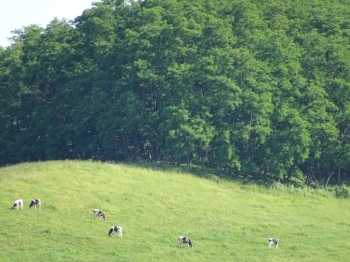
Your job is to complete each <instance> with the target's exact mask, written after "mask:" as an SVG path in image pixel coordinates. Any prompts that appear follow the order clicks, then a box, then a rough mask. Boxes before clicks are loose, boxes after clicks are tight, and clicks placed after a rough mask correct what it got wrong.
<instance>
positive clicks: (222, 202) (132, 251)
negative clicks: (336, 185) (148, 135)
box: [0, 161, 350, 262]
mask: <svg viewBox="0 0 350 262" xmlns="http://www.w3.org/2000/svg"><path fill="white" fill-rule="evenodd" d="M0 192H1V193H0V209H1V210H0V212H1V216H0V223H1V234H0V246H1V248H0V261H179V260H182V261H249V262H252V261H269V262H272V261H347V260H348V259H349V257H350V237H349V236H350V220H349V217H350V202H349V200H346V199H336V198H334V197H330V196H328V197H327V196H317V195H310V196H305V195H304V194H301V193H295V194H293V193H288V192H281V191H277V190H268V189H264V188H260V187H258V186H254V185H243V184H240V183H234V182H227V181H221V180H215V181H214V180H209V179H204V178H199V177H196V176H193V175H191V174H182V173H180V172H176V170H168V171H160V170H156V169H152V168H141V167H135V166H128V165H123V164H108V163H98V162H78V161H57V162H41V163H24V164H20V165H15V166H9V167H5V168H0ZM18 198H23V199H24V210H23V211H15V210H11V207H12V204H13V201H14V200H16V199H18ZM32 198H40V199H41V200H42V202H43V206H42V210H41V211H39V210H30V209H29V201H30V200H31V199H32ZM94 208H100V209H102V210H104V211H105V212H106V215H107V221H106V222H103V221H98V220H97V219H96V220H94V219H93V213H92V210H93V209H94ZM112 225H119V226H122V227H123V229H124V231H123V239H120V238H118V237H117V236H116V237H114V238H112V237H108V236H107V233H108V230H109V228H110V227H111V226H112ZM179 235H184V236H187V237H190V238H191V239H192V242H193V245H194V248H193V249H188V248H185V247H183V248H178V247H177V237H178V236H179ZM268 237H277V238H279V239H280V241H281V243H280V248H278V249H275V248H274V247H273V248H271V249H269V248H268V247H267V238H268Z"/></svg>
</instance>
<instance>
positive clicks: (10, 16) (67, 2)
mask: <svg viewBox="0 0 350 262" xmlns="http://www.w3.org/2000/svg"><path fill="white" fill-rule="evenodd" d="M92 2H99V1H98V0H13V1H11V0H6V1H1V8H0V46H2V47H7V46H9V45H10V41H9V40H8V39H7V38H9V37H11V36H12V34H11V31H13V30H15V29H21V28H22V27H24V26H29V25H32V24H37V25H40V26H41V27H44V28H45V27H46V26H47V25H48V24H49V23H50V22H51V21H52V20H53V19H54V18H55V17H57V18H58V19H63V18H66V19H72V20H73V19H74V18H76V17H77V16H80V15H81V14H82V13H83V11H84V10H85V9H90V8H91V7H92V5H91V4H92Z"/></svg>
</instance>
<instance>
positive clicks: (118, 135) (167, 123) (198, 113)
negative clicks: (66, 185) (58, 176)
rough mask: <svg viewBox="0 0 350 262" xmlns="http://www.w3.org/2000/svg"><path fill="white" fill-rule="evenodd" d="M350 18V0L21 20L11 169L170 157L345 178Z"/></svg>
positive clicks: (162, 7) (4, 127)
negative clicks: (37, 22)
mask: <svg viewBox="0 0 350 262" xmlns="http://www.w3.org/2000/svg"><path fill="white" fill-rule="evenodd" d="M349 17H350V2H349V1H333V2H329V1H321V0H310V1H306V2H305V1H295V0H286V1H275V0H268V1H266V0H264V1H261V0H260V1H255V0H254V1H252V0H198V1H187V0H162V1H159V0H145V1H123V0H104V1H102V2H98V3H95V4H94V7H93V8H91V9H88V10H85V11H84V13H83V14H82V15H81V16H79V17H77V18H76V19H75V21H71V22H70V21H59V20H57V19H55V20H53V21H52V22H51V23H50V24H49V25H48V26H47V27H46V28H40V27H38V26H28V27H24V28H23V29H22V30H18V31H16V32H15V34H14V36H13V44H12V45H11V46H10V47H8V48H6V49H1V48H0V89H1V90H0V102H1V108H0V165H6V164H9V163H18V162H22V161H36V160H51V159H98V160H102V161H106V160H114V161H140V160H147V161H154V160H164V161H167V162H171V163H174V164H181V163H187V164H189V165H192V164H193V165H196V166H200V167H205V168H210V169H212V170H215V172H217V173H218V174H220V175H225V176H228V177H230V176H238V175H239V176H245V177H248V176H249V177H250V176H253V177H254V178H259V179H276V180H281V181H288V180H290V179H294V178H297V179H302V181H305V182H307V183H310V182H313V181H321V182H323V183H324V184H325V185H327V184H328V183H329V182H330V181H335V182H336V181H338V182H344V181H346V180H347V179H348V175H349V172H350V157H349V152H350V132H349V128H350V103H349V102H350V23H349ZM332 179H334V180H332Z"/></svg>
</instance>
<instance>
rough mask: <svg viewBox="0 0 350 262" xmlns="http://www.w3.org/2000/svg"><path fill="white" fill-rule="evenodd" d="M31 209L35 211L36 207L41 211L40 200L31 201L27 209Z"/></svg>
mask: <svg viewBox="0 0 350 262" xmlns="http://www.w3.org/2000/svg"><path fill="white" fill-rule="evenodd" d="M32 207H34V209H36V207H38V208H40V209H41V200H40V199H33V200H32V201H31V202H30V205H29V208H32Z"/></svg>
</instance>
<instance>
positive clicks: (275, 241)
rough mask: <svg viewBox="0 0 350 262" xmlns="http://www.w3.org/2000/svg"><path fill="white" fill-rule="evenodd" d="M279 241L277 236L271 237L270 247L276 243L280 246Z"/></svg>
mask: <svg viewBox="0 0 350 262" xmlns="http://www.w3.org/2000/svg"><path fill="white" fill-rule="evenodd" d="M279 243H280V241H279V240H278V239H277V238H269V240H268V244H269V247H271V246H272V245H275V246H276V248H278V244H279Z"/></svg>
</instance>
